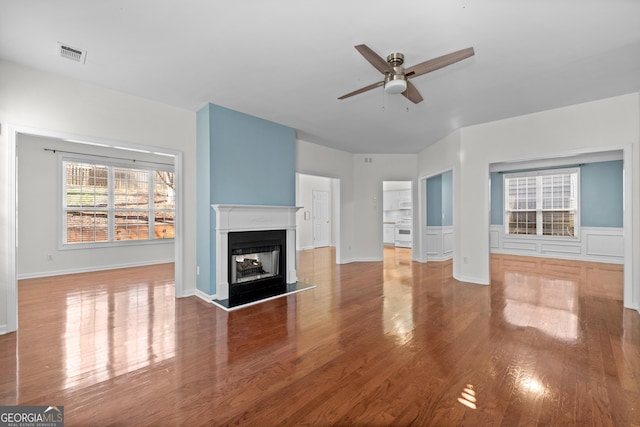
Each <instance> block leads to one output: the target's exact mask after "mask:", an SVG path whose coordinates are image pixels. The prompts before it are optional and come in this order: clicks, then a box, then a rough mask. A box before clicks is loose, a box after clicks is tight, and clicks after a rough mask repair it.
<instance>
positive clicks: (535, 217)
mask: <svg viewBox="0 0 640 427" xmlns="http://www.w3.org/2000/svg"><path fill="white" fill-rule="evenodd" d="M578 181H579V173H578V169H570V170H564V169H563V170H548V171H536V172H529V173H519V174H506V175H505V176H504V189H505V191H504V195H505V203H504V206H505V228H506V233H507V234H509V235H532V236H562V237H576V235H577V234H576V233H577V231H576V229H577V226H578Z"/></svg>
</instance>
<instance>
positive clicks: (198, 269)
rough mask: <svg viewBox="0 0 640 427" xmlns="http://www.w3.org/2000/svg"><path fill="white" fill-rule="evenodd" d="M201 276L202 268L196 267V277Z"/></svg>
mask: <svg viewBox="0 0 640 427" xmlns="http://www.w3.org/2000/svg"><path fill="white" fill-rule="evenodd" d="M199 275H200V266H199V265H196V276H199Z"/></svg>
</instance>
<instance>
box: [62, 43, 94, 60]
mask: <svg viewBox="0 0 640 427" xmlns="http://www.w3.org/2000/svg"><path fill="white" fill-rule="evenodd" d="M58 54H59V55H60V56H61V57H63V58H67V59H71V60H74V61H77V62H80V63H82V64H84V61H85V59H87V51H86V50H82V49H78V48H76V47H71V46H69V45H66V44H64V43H60V42H58Z"/></svg>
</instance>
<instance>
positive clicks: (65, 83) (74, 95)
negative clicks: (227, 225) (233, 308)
mask: <svg viewBox="0 0 640 427" xmlns="http://www.w3.org/2000/svg"><path fill="white" fill-rule="evenodd" d="M0 125H1V132H2V133H1V134H0V165H2V166H1V167H0V171H1V172H0V200H2V203H1V204H0V230H2V234H1V235H0V259H1V260H2V261H1V263H2V264H0V300H1V301H2V303H0V333H1V332H2V331H3V330H6V327H7V324H8V323H7V322H8V318H9V317H13V315H12V313H11V310H10V309H9V310H8V309H7V307H8V306H10V305H11V304H12V303H11V302H9V300H10V299H11V298H12V295H10V293H11V291H10V289H9V288H10V287H12V286H14V285H13V283H12V277H13V273H15V265H11V264H12V260H13V259H14V258H13V255H12V254H13V252H14V251H15V248H12V247H11V245H10V241H11V238H10V234H9V233H11V231H10V230H12V228H14V227H15V218H14V212H11V211H10V209H9V208H8V207H9V206H10V200H9V198H10V196H11V194H12V190H11V188H10V186H11V183H12V182H13V176H12V175H13V174H14V172H13V171H14V168H13V159H12V158H11V157H12V155H13V149H12V148H11V146H10V143H12V142H13V141H12V136H11V135H10V133H11V132H10V131H9V127H10V126H11V127H26V128H35V129H42V130H44V131H51V132H58V133H64V134H72V135H76V136H87V137H93V138H102V139H108V140H112V141H122V142H124V143H126V144H132V145H139V146H147V147H158V148H164V149H168V150H177V151H179V152H181V153H182V158H183V162H182V170H183V172H184V173H183V176H182V182H181V183H179V185H180V187H179V189H180V190H183V202H184V206H183V212H182V213H183V216H182V227H183V235H182V240H183V243H184V244H183V245H182V247H181V251H182V258H183V264H184V268H183V269H182V271H181V273H180V277H178V280H179V281H180V282H181V286H182V288H183V291H184V293H186V294H188V293H193V292H194V291H195V287H194V284H195V192H194V191H193V189H194V188H195V113H193V112H190V111H186V110H182V109H179V108H174V107H170V106H167V105H164V104H160V103H158V102H153V101H149V100H145V99H142V98H138V97H134V96H130V95H126V94H123V93H120V92H116V91H112V90H108V89H104V88H102V87H98V86H94V85H90V84H86V83H83V82H81V81H78V80H73V79H68V78H64V77H60V76H56V75H53V74H48V73H44V72H40V71H36V70H33V69H30V68H26V67H23V66H20V65H16V64H13V63H9V62H6V61H0Z"/></svg>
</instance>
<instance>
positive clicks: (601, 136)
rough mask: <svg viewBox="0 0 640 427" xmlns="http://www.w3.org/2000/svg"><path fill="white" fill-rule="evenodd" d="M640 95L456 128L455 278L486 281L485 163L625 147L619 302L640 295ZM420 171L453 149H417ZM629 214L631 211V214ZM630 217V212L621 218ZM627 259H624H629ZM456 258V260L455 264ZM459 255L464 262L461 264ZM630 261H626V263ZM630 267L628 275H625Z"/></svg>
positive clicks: (630, 301) (430, 167) (446, 157)
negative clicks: (625, 229) (626, 230)
mask: <svg viewBox="0 0 640 427" xmlns="http://www.w3.org/2000/svg"><path fill="white" fill-rule="evenodd" d="M639 140H640V99H639V96H638V93H634V94H629V95H624V96H619V97H614V98H609V99H604V100H600V101H595V102H589V103H584V104H579V105H573V106H570V107H565V108H560V109H556V110H550V111H543V112H540V113H535V114H530V115H526V116H521V117H515V118H511V119H506V120H501V121H496V122H491V123H485V124H481V125H477V126H471V127H467V128H463V129H461V130H460V138H459V147H460V151H459V155H458V165H457V168H455V167H454V193H455V195H454V219H453V221H454V228H455V234H456V239H455V243H456V245H455V249H454V275H456V277H457V278H458V279H461V280H465V281H470V282H475V283H489V222H490V218H489V212H490V206H489V195H490V188H489V166H490V165H491V164H492V163H497V162H508V161H520V160H527V159H541V158H553V157H559V156H565V155H573V154H580V153H586V152H593V151H608V150H611V149H612V148H613V149H623V150H624V152H625V172H628V171H629V170H630V169H632V173H633V174H632V176H629V174H628V173H627V175H626V178H625V179H626V181H625V199H626V200H627V203H628V205H627V206H630V207H631V210H630V209H628V208H627V209H626V210H625V224H627V225H629V223H630V224H631V228H632V232H633V234H632V238H631V239H626V240H625V244H628V245H630V247H629V250H628V252H626V253H632V256H631V257H627V262H629V263H632V266H633V268H632V269H631V268H629V269H627V268H625V304H627V305H628V306H632V307H634V308H636V309H637V308H638V304H639V300H640V257H638V254H639V253H640V196H639V194H640V193H639V192H638V187H639V182H640V179H639V176H640V175H639V173H640V156H638V152H639V151H640V142H639ZM419 157H420V162H421V165H420V171H421V174H427V173H428V172H429V171H431V170H433V169H434V168H435V167H434V164H437V163H438V162H441V163H442V164H443V165H444V164H447V163H450V161H451V157H452V152H449V151H447V150H444V149H443V147H442V146H441V144H436V145H435V146H432V147H429V148H427V149H426V150H424V151H423V152H422V153H421V154H420V156H419ZM630 212H633V216H630ZM627 215H629V216H627ZM628 258H631V260H629V259H628ZM460 260H462V261H463V262H460ZM465 260H466V262H464V261H465ZM630 265H631V264H630ZM629 270H632V274H633V276H632V277H630V278H627V277H626V276H627V273H628V271H629Z"/></svg>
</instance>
